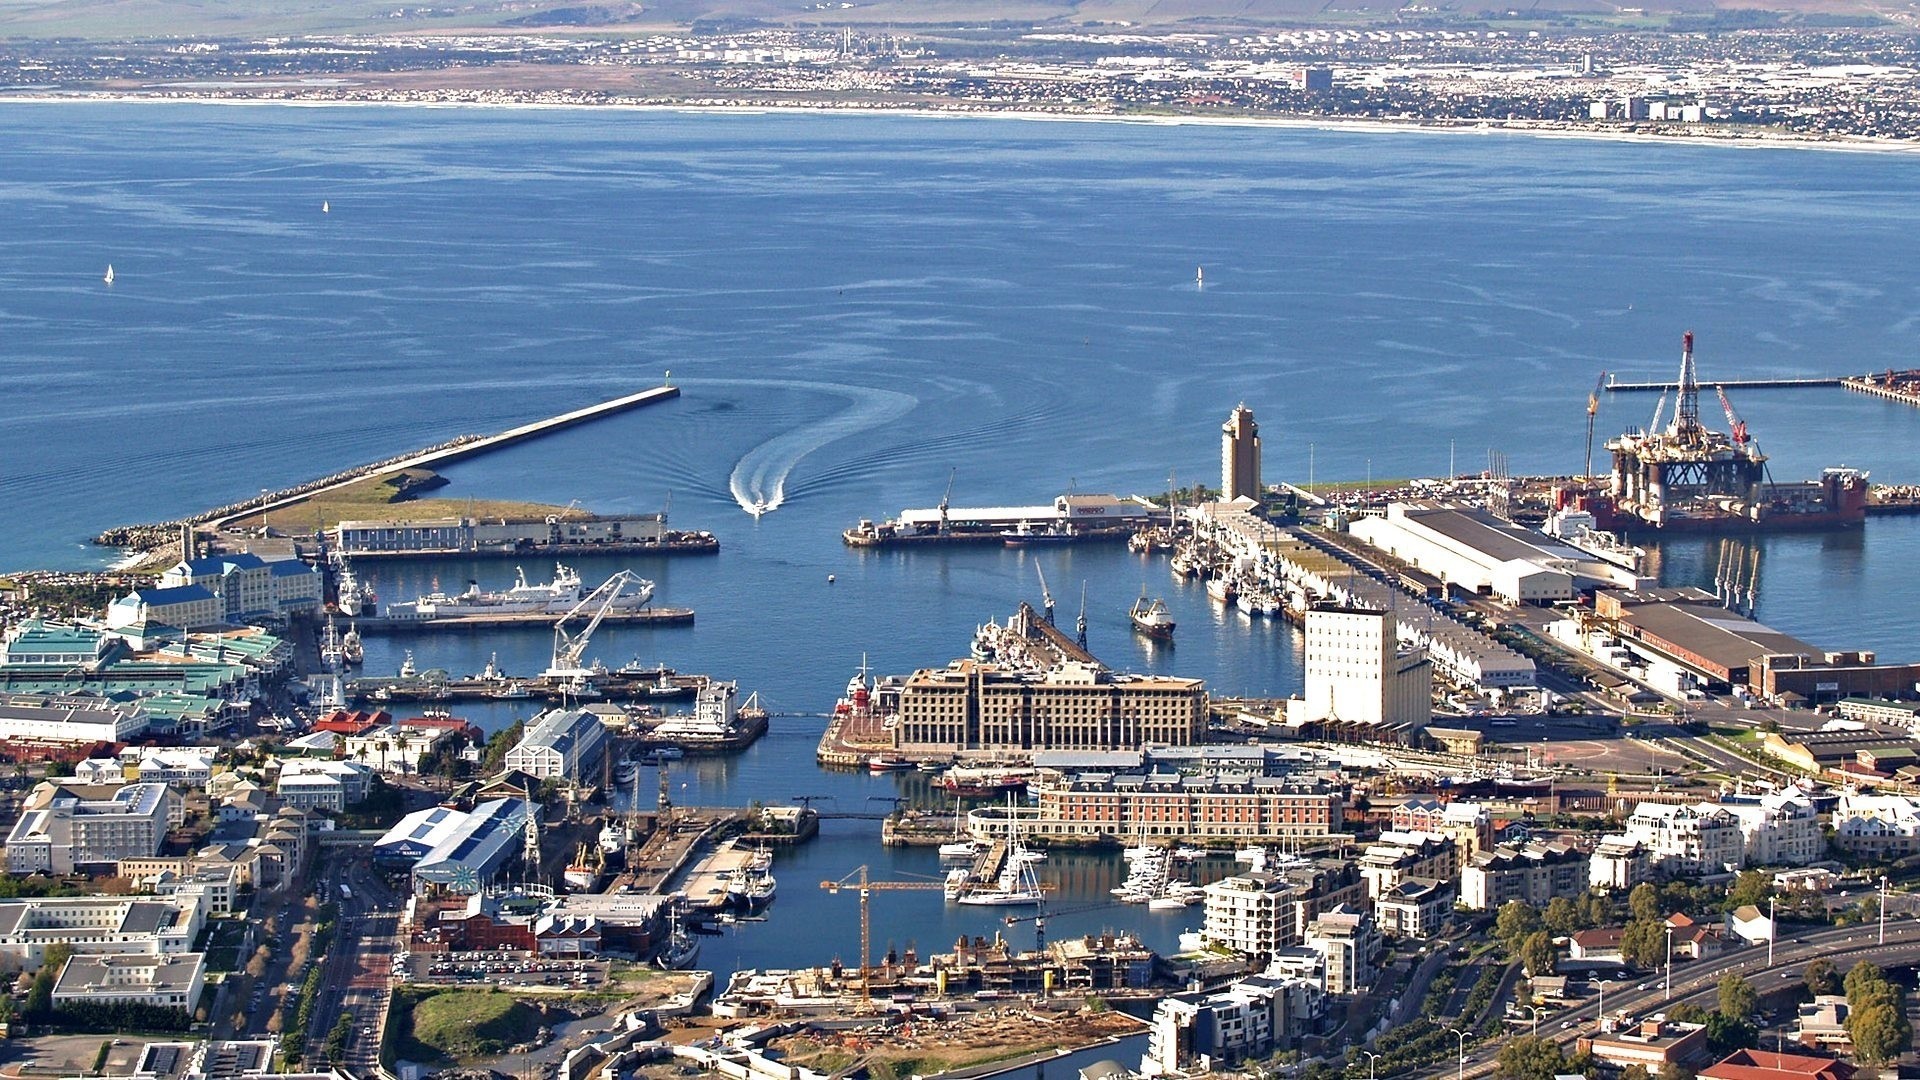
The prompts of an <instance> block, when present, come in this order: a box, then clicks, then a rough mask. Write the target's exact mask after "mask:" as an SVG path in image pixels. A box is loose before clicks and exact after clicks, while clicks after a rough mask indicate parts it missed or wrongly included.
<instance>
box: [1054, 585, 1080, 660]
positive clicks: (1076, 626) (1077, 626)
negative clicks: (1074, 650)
mask: <svg viewBox="0 0 1920 1080" xmlns="http://www.w3.org/2000/svg"><path fill="white" fill-rule="evenodd" d="M1047 621H1048V622H1052V621H1053V620H1052V619H1048V620H1047ZM1073 629H1074V633H1075V635H1076V637H1077V639H1078V641H1079V643H1080V651H1081V652H1086V651H1087V583H1086V582H1085V581H1082V582H1081V583H1080V618H1078V619H1077V620H1075V621H1074V624H1073Z"/></svg>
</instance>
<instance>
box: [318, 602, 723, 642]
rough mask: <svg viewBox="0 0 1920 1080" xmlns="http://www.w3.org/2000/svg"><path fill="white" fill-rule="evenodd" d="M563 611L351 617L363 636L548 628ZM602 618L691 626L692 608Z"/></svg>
mask: <svg viewBox="0 0 1920 1080" xmlns="http://www.w3.org/2000/svg"><path fill="white" fill-rule="evenodd" d="M565 614H566V613H565V612H552V611H520V612H512V613H503V614H495V615H460V616H455V617H453V618H445V619H389V618H372V619H354V620H353V625H354V627H355V628H356V629H357V630H359V631H360V634H361V636H363V637H365V636H368V635H374V634H426V633H434V632H439V631H454V632H462V631H474V630H503V629H504V630H514V629H526V628H529V627H539V628H543V629H544V628H550V627H552V626H553V624H554V623H557V622H559V621H560V619H561V617H562V616H563V615H565ZM601 621H602V622H604V623H608V624H614V625H623V624H626V625H631V624H638V625H644V626H692V625H693V609H692V608H674V607H663V608H654V607H649V608H640V609H639V610H637V611H609V612H607V613H606V614H605V615H603V616H601Z"/></svg>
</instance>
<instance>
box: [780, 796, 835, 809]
mask: <svg viewBox="0 0 1920 1080" xmlns="http://www.w3.org/2000/svg"><path fill="white" fill-rule="evenodd" d="M788 798H791V799H792V800H793V801H794V802H797V803H799V804H800V805H801V807H803V808H805V809H807V810H811V809H813V804H814V803H817V802H831V801H833V796H831V795H790V796H788Z"/></svg>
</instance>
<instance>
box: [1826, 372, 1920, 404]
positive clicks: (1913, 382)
mask: <svg viewBox="0 0 1920 1080" xmlns="http://www.w3.org/2000/svg"><path fill="white" fill-rule="evenodd" d="M1840 385H1842V386H1844V387H1846V388H1847V389H1849V390H1857V391H1859V392H1860V393H1862V394H1872V395H1873V396H1874V397H1878V398H1886V399H1887V400H1888V401H1897V402H1899V403H1901V404H1902V405H1916V406H1920V370H1913V369H1910V370H1907V371H1889V372H1887V373H1885V374H1883V375H1850V376H1848V377H1847V378H1844V379H1841V380H1840Z"/></svg>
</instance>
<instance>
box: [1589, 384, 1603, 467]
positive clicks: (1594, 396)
mask: <svg viewBox="0 0 1920 1080" xmlns="http://www.w3.org/2000/svg"><path fill="white" fill-rule="evenodd" d="M1606 385H1607V373H1606V372H1604V371H1603V372H1601V373H1600V377H1599V378H1598V379H1595V380H1594V381H1593V391H1592V392H1591V393H1589V394H1588V395H1587V471H1586V475H1587V476H1592V475H1593V418H1594V416H1595V415H1596V414H1598V413H1599V412H1600V391H1601V390H1603V389H1605V388H1606Z"/></svg>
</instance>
